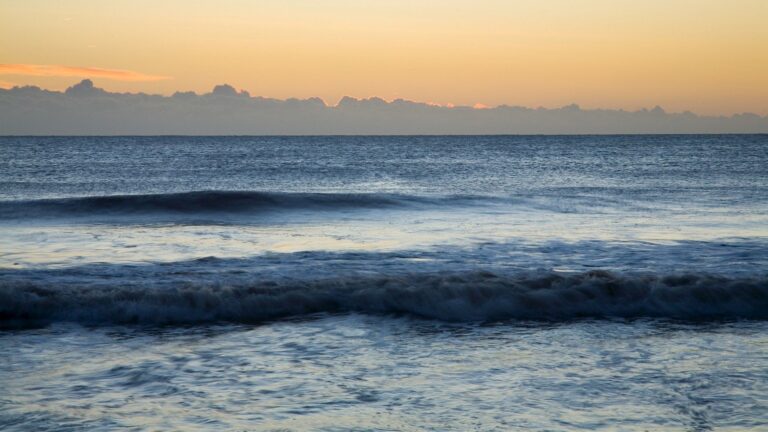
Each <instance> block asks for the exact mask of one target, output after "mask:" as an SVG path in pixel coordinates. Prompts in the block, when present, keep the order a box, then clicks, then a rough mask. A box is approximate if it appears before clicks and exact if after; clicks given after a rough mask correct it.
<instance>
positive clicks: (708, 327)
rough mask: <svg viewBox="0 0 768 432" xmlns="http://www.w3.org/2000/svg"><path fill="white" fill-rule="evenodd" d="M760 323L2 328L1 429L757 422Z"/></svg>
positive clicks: (332, 322)
mask: <svg viewBox="0 0 768 432" xmlns="http://www.w3.org/2000/svg"><path fill="white" fill-rule="evenodd" d="M767 330H768V327H767V326H766V324H765V323H764V322H734V323H710V324H685V323H675V322H669V321H657V320H639V321H574V322H569V323H561V324H543V323H526V322H519V323H498V324H493V325H477V324H446V323H440V322H431V321H418V320H411V319H405V318H387V317H371V316H359V315H338V316H318V317H315V318H309V319H302V320H294V321H287V322H280V323H272V324H269V325H264V326H196V327H190V328H141V327H113V328H92V329H89V328H81V327H78V326H69V325H56V326H53V327H48V328H46V329H41V330H28V331H23V332H14V333H5V334H2V335H0V343H2V345H3V347H4V348H5V349H4V350H3V351H2V353H0V381H2V382H3V383H4V388H5V390H4V393H5V394H4V396H3V401H2V403H0V423H2V424H4V425H6V426H10V425H13V424H17V425H20V424H22V423H23V424H24V425H25V426H26V427H31V428H34V429H37V430H42V429H46V428H66V427H71V428H89V429H95V428H115V427H120V428H148V429H164V430H171V429H174V430H179V429H184V430H209V429H229V430H233V429H241V430H243V429H249V430H250V429H259V430H269V429H275V430H277V429H283V428H284V429H289V430H355V429H357V428H359V427H361V426H362V425H364V427H365V428H366V429H378V430H456V431H464V430H472V429H475V428H480V429H482V430H510V429H527V428H530V429H537V430H542V429H555V430H560V429H581V430H594V429H600V428H606V429H614V430H615V429H621V430H659V429H665V430H670V429H673V430H677V429H679V430H707V429H718V430H720V428H723V429H733V430H744V429H749V428H757V427H759V426H760V425H762V424H765V423H766V422H768V416H766V413H768V400H766V399H765V395H766V394H768V375H766V371H765V368H764V367H762V365H765V364H766V361H768V336H766V335H768V331H767Z"/></svg>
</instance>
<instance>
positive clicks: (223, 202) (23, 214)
mask: <svg viewBox="0 0 768 432" xmlns="http://www.w3.org/2000/svg"><path fill="white" fill-rule="evenodd" d="M482 199H483V198H481V197H472V196H449V197H434V198H431V197H418V196H409V195H398V194H375V193H370V194H344V193H281V192H251V191H199V192H182V193H164V194H147V195H110V196H91V197H77V198H58V199H40V200H29V201H0V218H2V219H18V218H29V217H59V216H92V215H105V214H109V215H130V214H163V213H176V214H189V215H194V214H198V213H245V212H263V211H270V210H281V209H282V210H286V209H313V210H318V209H325V210H334V209H355V208H361V209H362V208H386V207H399V206H408V205H441V204H456V203H461V202H465V203H466V202H471V201H477V200H482ZM488 199H490V198H488Z"/></svg>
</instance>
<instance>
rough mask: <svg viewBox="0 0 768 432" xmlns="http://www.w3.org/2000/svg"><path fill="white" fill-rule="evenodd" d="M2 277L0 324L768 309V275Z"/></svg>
mask: <svg viewBox="0 0 768 432" xmlns="http://www.w3.org/2000/svg"><path fill="white" fill-rule="evenodd" d="M145 283H146V282H144V283H142V284H136V283H134V284H125V285H120V284H119V282H117V283H115V282H109V281H107V280H105V281H104V282H103V283H100V284H96V285H77V284H75V285H64V286H51V285H50V282H45V281H40V280H35V279H26V280H23V281H21V280H17V281H13V280H8V279H6V280H5V281H3V282H0V324H2V326H4V327H13V326H24V325H28V324H29V323H40V322H58V321H69V322H79V323H89V324H118V323H140V324H182V323H186V324H190V323H203V322H217V321H225V322H238V323H252V322H261V321H265V320H274V319H280V318H288V317H302V316H307V315H310V314H317V313H344V312H356V313H365V314H408V315H414V316H418V317H424V318H431V319H437V320H446V321H495V320H507V319H526V320H529V319H531V320H567V319H574V318H584V317H590V318H603V317H664V318H676V319H694V320H696V319H736V318H747V319H768V277H766V276H759V277H753V278H738V279H733V278H725V277H720V276H711V275H693V274H687V275H644V276H639V275H622V274H617V273H610V272H605V271H591V272H585V273H580V274H559V273H554V272H538V273H523V274H517V275H506V276H505V275H500V274H494V273H490V272H485V271H472V272H464V273H454V274H404V275H396V276H389V277H386V276H377V277H352V278H337V279H318V280H309V281H290V282H285V281H254V282H253V283H250V284H239V285H231V286H227V285H223V284H216V283H210V282H205V283H201V284H195V283H192V282H187V283H184V284H179V285H178V286H174V287H164V288H158V287H157V286H156V285H155V284H151V283H146V285H145Z"/></svg>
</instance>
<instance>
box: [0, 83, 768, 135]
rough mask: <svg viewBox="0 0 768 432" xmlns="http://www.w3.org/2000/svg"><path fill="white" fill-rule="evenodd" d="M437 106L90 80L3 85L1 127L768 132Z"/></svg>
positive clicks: (719, 123) (60, 130) (732, 123)
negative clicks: (329, 101) (119, 88)
mask: <svg viewBox="0 0 768 432" xmlns="http://www.w3.org/2000/svg"><path fill="white" fill-rule="evenodd" d="M477 108H480V107H478V106H475V107H472V106H456V107H448V106H435V105H434V104H428V103H419V102H412V101H407V100H403V99H396V100H394V101H391V102H387V101H385V100H383V99H381V98H377V97H372V98H368V99H355V98H352V97H345V98H343V99H342V100H341V101H339V103H338V104H337V105H336V106H328V105H326V104H325V103H323V101H322V100H320V99H317V98H312V99H304V100H299V99H287V100H280V99H269V98H263V97H259V96H251V95H249V94H248V92H245V91H239V92H238V91H237V90H235V88H234V87H232V86H229V85H226V84H223V85H219V86H216V87H215V88H214V90H213V91H211V92H209V93H204V94H196V93H193V92H183V93H182V92H177V93H175V94H174V95H173V96H162V95H149V94H144V93H112V92H109V91H107V90H104V89H102V88H98V87H95V86H94V84H93V82H92V81H91V80H88V79H85V80H83V81H81V82H80V83H78V84H75V85H73V86H71V87H69V88H68V89H67V90H66V91H64V92H59V91H50V90H44V89H41V88H39V87H34V86H23V87H15V88H12V89H10V90H3V89H0V135H137V134H141V135H425V134H426V135H443V134H445V135H453V134H462V135H466V134H477V135H485V134H632V133H768V117H761V116H758V115H755V114H739V115H734V116H730V117H725V116H720V117H712V116H698V115H696V114H693V113H690V112H685V113H670V112H666V111H664V110H663V109H661V108H654V109H651V110H647V109H642V110H639V111H624V110H611V109H595V110H593V109H582V108H580V107H579V106H578V105H568V106H565V107H561V108H554V109H546V108H535V109H533V108H525V107H514V106H506V105H502V106H497V107H484V108H483V109H477Z"/></svg>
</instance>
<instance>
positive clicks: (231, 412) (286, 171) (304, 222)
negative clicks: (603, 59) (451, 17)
mask: <svg viewBox="0 0 768 432" xmlns="http://www.w3.org/2000/svg"><path fill="white" fill-rule="evenodd" d="M0 389H2V390H0V429H3V430H35V431H43V430H56V431H61V430H113V429H120V430H274V431H278V430H279V431H287V430H292V431H293V430H295V431H316V430H320V431H351V430H376V431H379V430H381V431H422V430H426V431H468V430H481V431H508V430H626V431H634V430H637V431H645V430H685V431H706V430H733V431H741V430H766V429H768V135H633V136H393V137H387V136H325V137H195V136H159V137H0Z"/></svg>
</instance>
